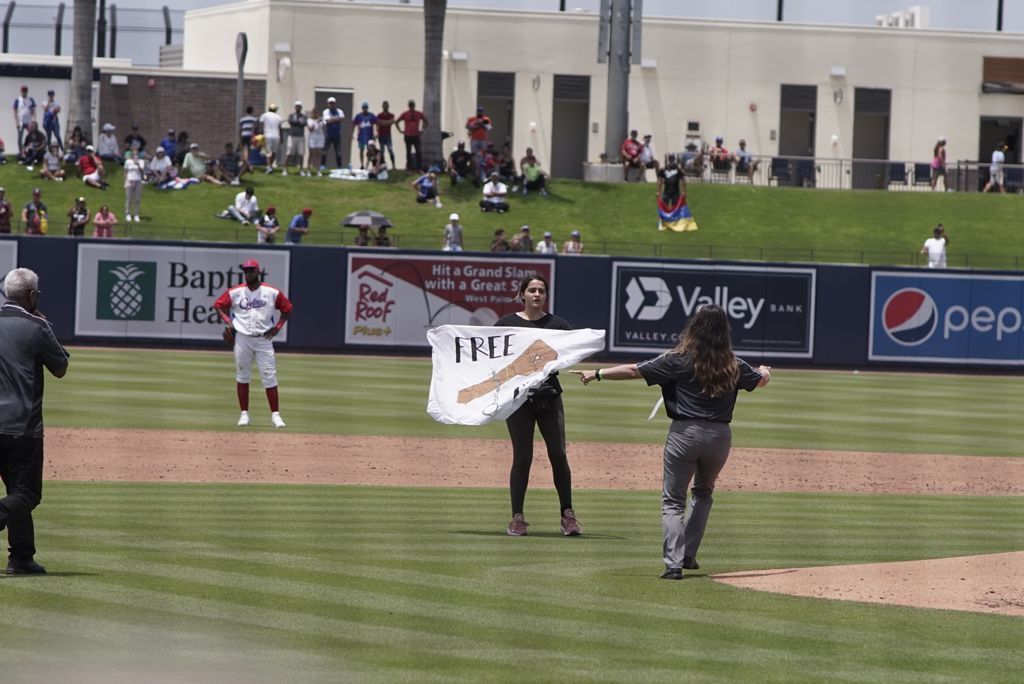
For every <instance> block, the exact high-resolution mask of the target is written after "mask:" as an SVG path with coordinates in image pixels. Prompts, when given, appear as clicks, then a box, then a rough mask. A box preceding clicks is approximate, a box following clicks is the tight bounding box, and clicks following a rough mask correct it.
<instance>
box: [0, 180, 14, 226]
mask: <svg viewBox="0 0 1024 684" xmlns="http://www.w3.org/2000/svg"><path fill="white" fill-rule="evenodd" d="M12 216H14V207H13V206H12V205H11V203H10V201H9V200H8V199H7V189H6V188H3V187H0V234H2V235H10V234H11V217H12Z"/></svg>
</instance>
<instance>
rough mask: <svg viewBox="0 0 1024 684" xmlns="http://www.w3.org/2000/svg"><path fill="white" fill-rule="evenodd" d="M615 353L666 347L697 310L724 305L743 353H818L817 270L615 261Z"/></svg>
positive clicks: (736, 345)
mask: <svg viewBox="0 0 1024 684" xmlns="http://www.w3.org/2000/svg"><path fill="white" fill-rule="evenodd" d="M612 274H613V277H612V288H613V291H612V312H611V321H612V330H613V331H614V332H613V335H612V340H611V342H610V346H609V349H611V350H614V351H649V350H661V351H663V350H665V349H667V348H671V347H673V346H675V344H676V343H677V342H678V341H679V332H680V330H681V329H682V327H683V324H684V323H685V321H686V319H687V318H689V317H690V316H691V315H692V314H693V313H694V312H695V311H696V310H697V309H698V308H700V307H701V306H706V305H709V304H715V305H717V306H720V307H721V308H722V309H723V310H724V311H725V312H726V314H727V315H728V316H729V319H730V321H731V323H732V332H733V346H734V348H736V349H737V350H738V351H747V352H758V353H762V354H771V355H773V356H788V357H795V358H810V357H811V356H813V339H812V337H813V329H814V326H813V319H814V281H815V271H814V270H813V269H801V268H771V267H750V268H741V267H714V266H704V265H680V264H668V263H666V264H660V263H659V264H637V263H625V262H620V263H614V264H613V266H612Z"/></svg>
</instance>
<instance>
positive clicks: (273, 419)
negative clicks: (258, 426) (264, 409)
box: [270, 411, 285, 428]
mask: <svg viewBox="0 0 1024 684" xmlns="http://www.w3.org/2000/svg"><path fill="white" fill-rule="evenodd" d="M270 423H271V424H272V425H273V426H274V427H276V428H283V427H284V426H285V425H284V420H283V419H282V418H281V414H280V413H278V412H277V411H274V412H273V413H271V414H270Z"/></svg>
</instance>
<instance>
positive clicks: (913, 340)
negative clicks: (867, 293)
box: [882, 287, 939, 347]
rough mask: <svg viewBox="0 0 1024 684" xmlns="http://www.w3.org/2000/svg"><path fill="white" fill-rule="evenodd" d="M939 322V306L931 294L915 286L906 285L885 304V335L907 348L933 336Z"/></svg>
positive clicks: (883, 311) (883, 309) (883, 321)
mask: <svg viewBox="0 0 1024 684" xmlns="http://www.w3.org/2000/svg"><path fill="white" fill-rule="evenodd" d="M938 322H939V312H938V308H937V307H936V306H935V300H934V299H932V297H931V295H929V294H928V293H927V292H924V291H923V290H918V289H917V288H914V287H905V288H903V289H902V290H897V291H896V292H893V293H892V295H890V296H889V299H887V300H886V301H885V305H884V306H883V307H882V327H883V328H884V330H885V334H886V335H888V336H889V338H890V339H891V340H892V341H893V342H895V343H897V344H901V345H903V346H906V347H913V346H915V345H918V344H921V343H922V342H924V341H926V340H927V339H928V338H929V337H931V336H932V333H933V332H935V326H936V325H937V324H938Z"/></svg>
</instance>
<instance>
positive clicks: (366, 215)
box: [341, 209, 393, 247]
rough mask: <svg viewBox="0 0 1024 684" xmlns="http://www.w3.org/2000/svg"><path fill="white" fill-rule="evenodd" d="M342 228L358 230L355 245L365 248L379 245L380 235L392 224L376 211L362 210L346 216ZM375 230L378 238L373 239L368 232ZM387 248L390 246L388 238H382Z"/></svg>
mask: <svg viewBox="0 0 1024 684" xmlns="http://www.w3.org/2000/svg"><path fill="white" fill-rule="evenodd" d="M341 225H342V226H348V227H351V228H358V229H359V233H358V234H357V235H356V239H355V244H356V246H357V247H367V246H369V245H373V244H377V245H380V235H381V234H383V231H384V230H385V229H387V228H390V227H391V226H392V225H393V224H392V223H391V221H390V220H389V219H388V217H387V216H385V215H384V214H381V213H378V212H376V211H370V210H369V209H364V210H362V211H355V212H352V213H351V214H349V215H348V216H346V217H345V218H344V219H342V221H341ZM371 229H375V230H377V231H379V233H378V236H377V237H374V236H373V235H372V234H371V233H370V232H369V231H370V230H371ZM384 237H385V239H386V240H387V243H388V245H385V246H389V245H390V244H391V240H390V238H387V236H386V235H385V236H384Z"/></svg>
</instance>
